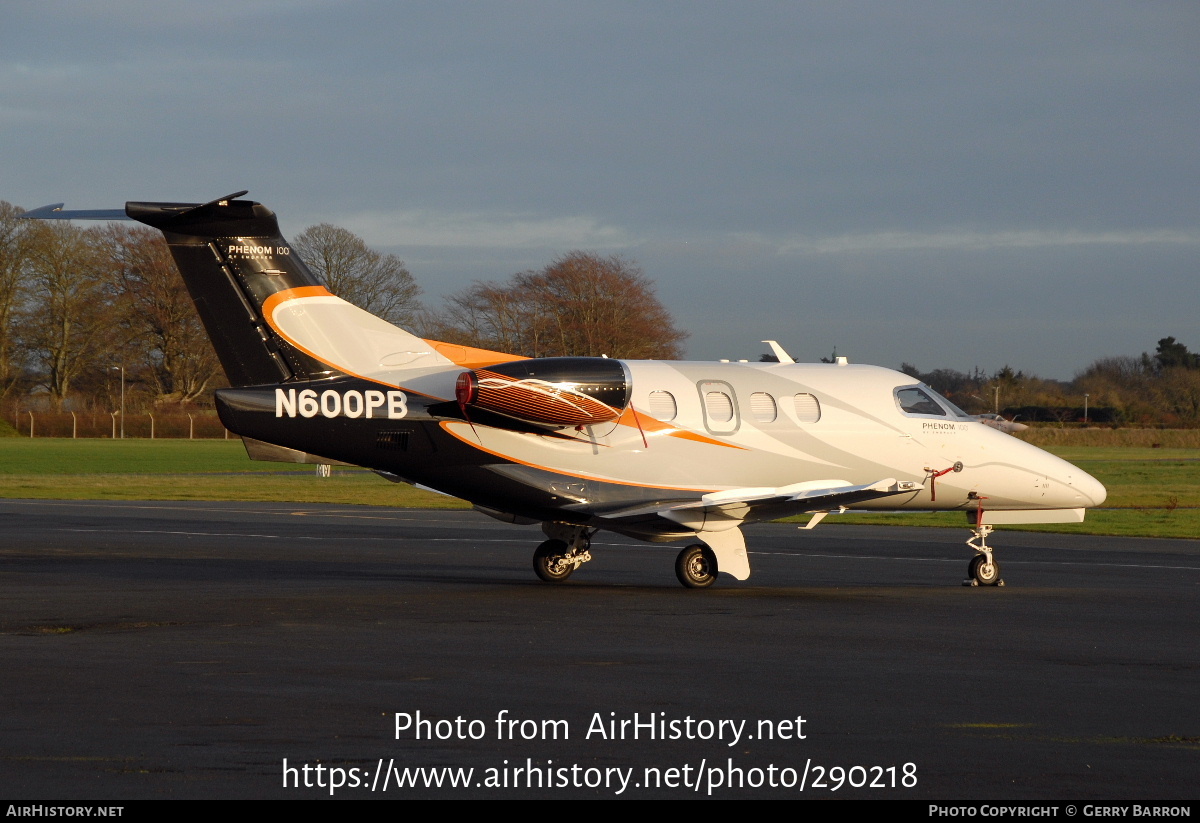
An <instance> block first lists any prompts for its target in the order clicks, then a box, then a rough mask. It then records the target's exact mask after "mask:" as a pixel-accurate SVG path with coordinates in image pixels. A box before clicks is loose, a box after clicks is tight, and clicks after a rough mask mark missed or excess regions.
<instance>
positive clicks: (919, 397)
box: [896, 385, 971, 420]
mask: <svg viewBox="0 0 1200 823" xmlns="http://www.w3.org/2000/svg"><path fill="white" fill-rule="evenodd" d="M896 405H898V406H899V407H900V410H901V411H902V412H904V413H905V414H923V415H928V416H934V417H959V418H962V419H964V420H969V419H971V415H969V414H967V413H966V412H965V411H963V410H962V409H960V408H959V407H958V406H956V405H954V404H953V403H951V402H950V401H949V400H947V399H946V398H944V397H942V396H941V395H940V394H938V393H937V392H935V391H934V390H933V389H931V388H929V387H928V386H926V385H920V386H905V387H904V388H902V389H896Z"/></svg>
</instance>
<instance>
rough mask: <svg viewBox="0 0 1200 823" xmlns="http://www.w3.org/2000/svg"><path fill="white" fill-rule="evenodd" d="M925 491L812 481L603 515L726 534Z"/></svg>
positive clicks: (882, 483) (904, 484) (890, 481)
mask: <svg viewBox="0 0 1200 823" xmlns="http://www.w3.org/2000/svg"><path fill="white" fill-rule="evenodd" d="M920 488H921V485H920V483H916V482H914V481H911V480H907V481H897V480H896V479H895V478H891V477H889V478H886V479H883V480H878V481H876V482H874V483H866V484H863V485H859V486H856V485H854V484H852V483H850V482H849V481H846V480H808V481H805V482H803V483H793V484H791V485H788V486H780V487H778V488H769V487H765V488H741V489H726V490H725V491H719V492H710V493H709V494H706V495H704V496H703V497H701V498H700V499H699V500H687V501H679V502H675V503H652V504H649V505H645V504H643V505H639V506H635V507H632V508H627V509H621V510H617V511H609V512H605V513H604V514H603V517H605V518H606V519H611V520H625V521H635V520H644V519H645V518H646V517H648V516H653V515H657V516H658V517H662V518H664V519H666V520H670V521H672V522H674V523H678V524H679V525H681V526H684V527H686V528H688V529H693V530H695V531H697V532H702V531H705V532H707V531H724V530H725V529H730V528H733V527H734V526H738V525H740V524H741V523H742V522H744V521H746V520H775V519H777V518H780V517H788V516H790V515H795V514H804V513H806V512H828V511H833V510H836V509H839V508H842V507H843V506H852V505H854V504H855V503H861V502H863V501H864V500H875V499H877V498H880V497H890V496H892V495H897V494H911V493H913V492H915V491H918V490H919V489H920Z"/></svg>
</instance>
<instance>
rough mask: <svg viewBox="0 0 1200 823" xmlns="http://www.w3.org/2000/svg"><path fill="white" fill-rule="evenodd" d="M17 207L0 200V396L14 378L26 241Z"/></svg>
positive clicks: (15, 374) (25, 269) (23, 293)
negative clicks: (15, 324) (15, 331)
mask: <svg viewBox="0 0 1200 823" xmlns="http://www.w3.org/2000/svg"><path fill="white" fill-rule="evenodd" d="M21 211H22V210H21V209H19V208H17V207H16V206H14V205H12V204H11V203H9V202H7V201H3V200H0V397H3V396H4V395H5V394H7V393H8V390H9V389H11V388H12V386H13V382H14V381H15V380H16V377H17V374H18V371H19V370H18V369H17V368H16V364H15V363H14V360H15V348H16V346H15V342H16V341H15V339H14V328H13V325H14V321H15V320H16V316H17V311H18V309H19V308H20V305H21V301H22V300H23V299H24V298H25V288H26V275H27V274H28V269H27V266H26V256H27V251H28V243H27V242H26V237H25V232H24V229H25V222H26V221H23V220H21V219H20V217H19V215H20V214H21Z"/></svg>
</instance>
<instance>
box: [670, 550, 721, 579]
mask: <svg viewBox="0 0 1200 823" xmlns="http://www.w3.org/2000/svg"><path fill="white" fill-rule="evenodd" d="M675 576H676V577H678V578H679V582H680V583H682V584H683V585H684V586H686V587H687V588H689V589H707V588H708V587H709V586H711V585H712V584H713V583H714V582H716V579H717V556H716V555H715V554H713V550H712V549H710V548H709V547H708V546H704V545H701V544H700V543H694V544H692V545H691V546H688V547H687V548H686V549H684V550H683V551H681V552H680V553H679V557H677V558H675Z"/></svg>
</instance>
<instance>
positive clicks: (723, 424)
mask: <svg viewBox="0 0 1200 823" xmlns="http://www.w3.org/2000/svg"><path fill="white" fill-rule="evenodd" d="M696 388H697V389H698V390H699V395H700V397H699V399H700V402H701V403H702V404H703V406H704V428H706V429H708V433H709V434H733V433H735V432H736V431H737V430H738V428H740V427H741V420H740V419H739V414H740V413H739V412H738V406H737V398H736V395H735V394H734V391H733V386H731V385H729V384H728V383H726V382H725V381H724V380H701V381H700V382H698V383H697V384H696Z"/></svg>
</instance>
